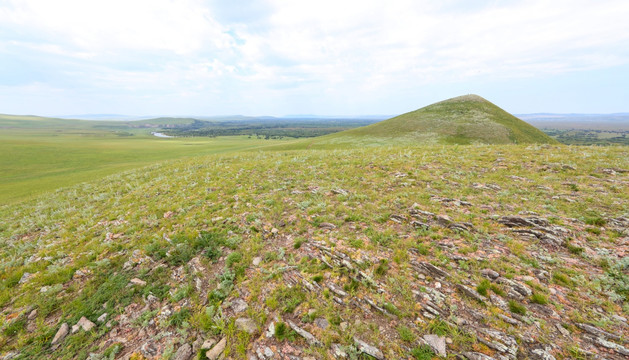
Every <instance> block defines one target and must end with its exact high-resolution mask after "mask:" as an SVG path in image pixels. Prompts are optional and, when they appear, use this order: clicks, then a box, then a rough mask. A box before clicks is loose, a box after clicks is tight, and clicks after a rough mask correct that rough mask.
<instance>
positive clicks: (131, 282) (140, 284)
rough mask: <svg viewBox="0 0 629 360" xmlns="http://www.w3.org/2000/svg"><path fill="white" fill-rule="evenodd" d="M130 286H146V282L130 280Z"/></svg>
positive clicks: (136, 279)
mask: <svg viewBox="0 0 629 360" xmlns="http://www.w3.org/2000/svg"><path fill="white" fill-rule="evenodd" d="M129 283H130V284H132V285H138V286H144V285H146V281H144V280H140V279H138V278H133V279H131V281H129Z"/></svg>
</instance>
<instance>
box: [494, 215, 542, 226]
mask: <svg viewBox="0 0 629 360" xmlns="http://www.w3.org/2000/svg"><path fill="white" fill-rule="evenodd" d="M498 222H499V223H501V224H503V225H505V226H508V227H524V226H530V227H535V226H548V225H550V223H549V222H548V220H546V219H544V218H542V217H537V216H528V217H526V218H524V217H521V216H502V217H500V218H498Z"/></svg>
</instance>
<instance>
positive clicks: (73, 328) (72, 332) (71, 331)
mask: <svg viewBox="0 0 629 360" xmlns="http://www.w3.org/2000/svg"><path fill="white" fill-rule="evenodd" d="M80 329H81V327H80V326H79V325H72V329H71V330H70V333H71V334H76V333H77V332H78V331H79V330H80Z"/></svg>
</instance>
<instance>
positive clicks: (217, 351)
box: [205, 338, 227, 360]
mask: <svg viewBox="0 0 629 360" xmlns="http://www.w3.org/2000/svg"><path fill="white" fill-rule="evenodd" d="M226 345H227V338H222V339H221V341H219V342H218V344H216V345H214V347H213V348H212V349H211V350H210V351H208V352H206V353H205V356H206V357H207V358H208V359H210V360H216V359H218V357H219V356H220V355H221V354H222V353H223V350H225V346H226Z"/></svg>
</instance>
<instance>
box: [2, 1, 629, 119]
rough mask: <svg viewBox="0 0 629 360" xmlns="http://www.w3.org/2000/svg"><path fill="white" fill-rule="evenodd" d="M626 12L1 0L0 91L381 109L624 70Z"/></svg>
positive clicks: (609, 6) (611, 7) (513, 4)
mask: <svg viewBox="0 0 629 360" xmlns="http://www.w3.org/2000/svg"><path fill="white" fill-rule="evenodd" d="M628 16H629V4H628V3H627V2H626V1H624V0H622V1H621V0H605V1H586V0H574V1H566V0H555V1H552V2H548V1H542V0H524V1H491V2H483V3H482V4H481V3H479V2H473V3H472V2H469V1H462V0H446V1H442V2H434V1H427V0H414V1H413V0H395V1H389V2H386V3H385V2H382V1H376V0H361V1H356V0H335V1H332V0H319V1H317V2H302V1H284V0H268V1H261V0H248V1H245V2H238V3H231V2H223V1H218V0H212V1H201V0H178V1H174V0H125V1H122V0H108V1H81V0H58V1H54V2H51V1H47V0H20V1H0V68H1V69H4V70H0V75H2V76H1V77H0V85H4V86H7V87H11V86H15V89H16V91H26V90H25V89H29V87H28V85H29V84H37V86H43V85H42V84H44V85H45V86H46V87H47V88H51V89H58V90H59V91H58V92H53V93H54V94H60V95H59V96H61V95H64V96H68V94H73V93H77V94H78V93H81V94H83V95H82V96H81V98H85V95H84V94H86V93H90V94H93V99H94V100H93V101H89V103H90V104H92V105H93V104H98V101H97V97H98V96H102V97H103V98H107V99H115V98H116V97H118V98H119V102H118V105H116V102H115V101H114V100H111V101H108V102H107V106H112V104H113V106H120V107H122V106H121V105H120V104H122V103H123V102H124V101H127V103H128V102H129V100H131V99H136V98H142V99H145V100H143V102H142V104H144V105H142V106H148V104H150V99H151V98H153V99H154V100H155V109H156V110H157V111H164V112H182V111H187V110H188V109H182V108H181V107H178V106H183V105H182V104H186V106H190V107H191V109H190V110H191V111H190V112H189V113H193V112H196V111H211V112H212V113H217V112H222V113H224V112H227V111H233V112H238V109H249V110H251V111H255V112H258V113H265V112H266V113H268V112H269V111H279V112H282V111H286V112H321V110H320V109H323V112H333V111H342V110H343V109H347V108H346V107H345V108H344V106H348V103H351V104H350V105H351V106H352V107H351V108H350V109H348V110H346V111H356V109H372V108H373V107H374V106H378V108H377V109H382V110H381V111H384V112H386V110H385V106H386V102H387V101H389V100H387V99H393V98H396V97H402V96H404V94H406V93H408V92H412V91H414V90H415V91H417V90H418V89H420V88H422V87H427V86H433V85H436V84H444V83H451V84H457V83H458V84H460V83H466V82H467V83H473V82H474V81H479V80H481V79H482V81H488V79H489V80H491V79H494V80H504V79H517V78H544V77H548V76H552V75H556V74H561V73H570V72H582V71H590V70H592V69H600V68H609V67H612V66H618V65H625V64H628V63H629V25H627V22H626V19H627V17H628ZM2 58H4V60H3V59H2ZM140 94H142V95H140ZM344 94H360V96H359V99H363V102H361V101H360V100H359V99H355V98H353V99H352V100H351V101H348V100H346V99H344ZM455 95H456V94H455ZM23 96H25V97H28V96H29V94H28V93H26V92H25V93H23ZM168 96H170V100H169V101H166V102H165V103H164V99H168ZM179 97H181V99H183V100H181V101H180V100H179ZM345 97H346V96H345ZM238 99H243V100H244V99H246V100H247V101H248V103H247V104H242V103H240V104H239V102H238ZM300 99H301V100H300ZM195 101H196V102H195ZM60 103H63V104H64V105H67V104H68V103H69V102H68V101H64V102H60ZM83 103H85V102H83ZM376 104H377V105H376ZM0 105H3V104H0ZM127 106H132V104H129V105H127ZM239 106H240V107H239ZM280 106H284V107H288V108H282V109H280V108H279V107H280ZM299 106H305V107H309V108H308V109H302V110H300V109H297V107H299ZM318 109H319V111H317V110H318ZM377 109H375V110H376V111H377ZM80 110H81V112H89V111H92V110H90V109H80ZM105 110H109V109H95V110H93V111H105ZM113 110H115V109H112V111H113ZM50 111H57V110H54V109H51V110H50ZM77 111H79V109H77ZM66 112H67V111H66ZM108 112H109V111H108Z"/></svg>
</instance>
